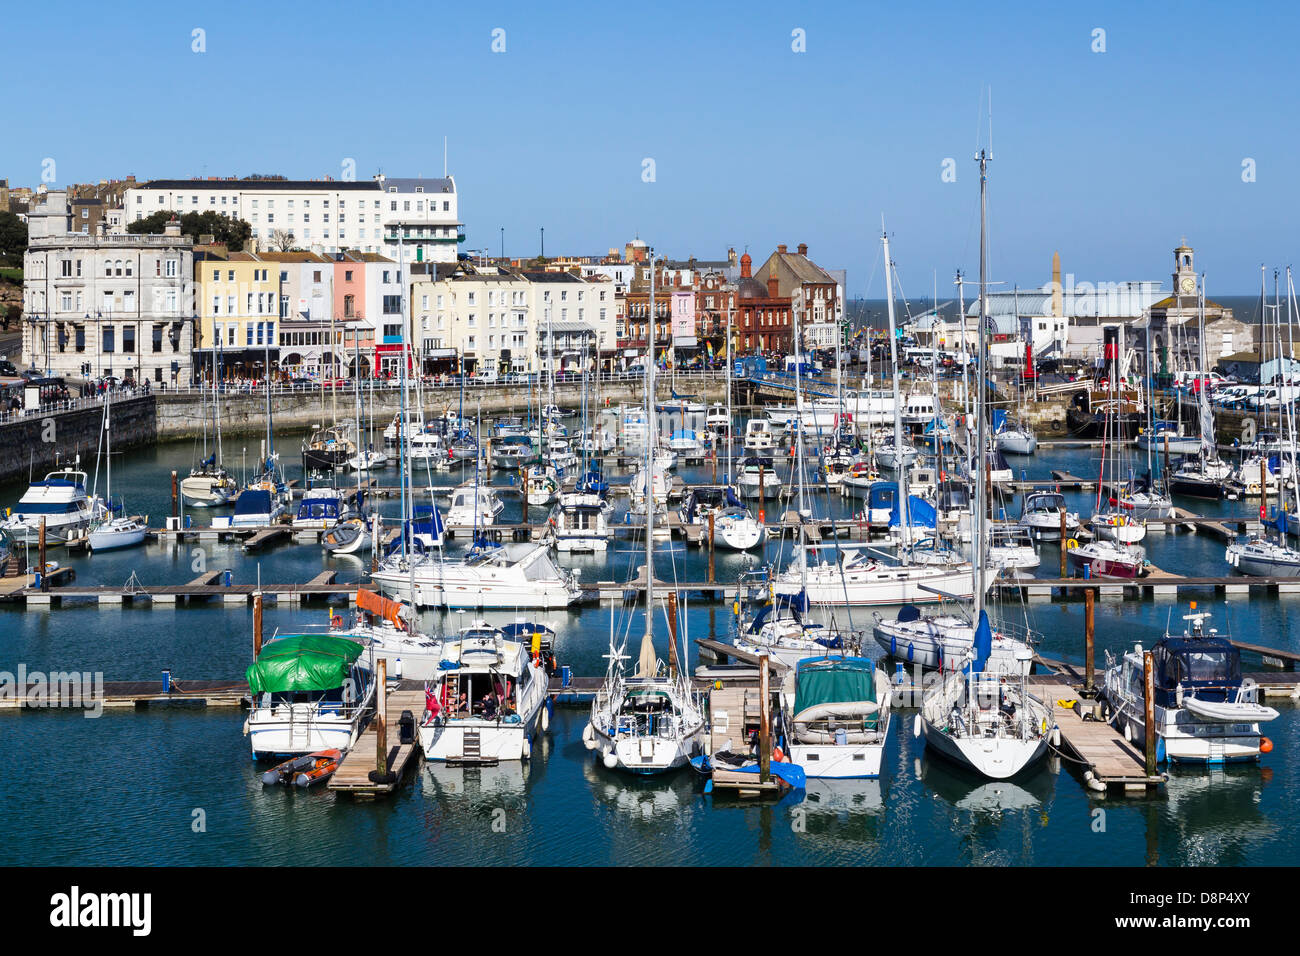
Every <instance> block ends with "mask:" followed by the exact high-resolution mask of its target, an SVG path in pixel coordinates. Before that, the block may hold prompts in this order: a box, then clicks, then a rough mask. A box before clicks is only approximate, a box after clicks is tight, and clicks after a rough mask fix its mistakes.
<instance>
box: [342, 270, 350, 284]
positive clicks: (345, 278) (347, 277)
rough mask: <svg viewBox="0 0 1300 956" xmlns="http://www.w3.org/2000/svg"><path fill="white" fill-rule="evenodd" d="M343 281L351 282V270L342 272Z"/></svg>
mask: <svg viewBox="0 0 1300 956" xmlns="http://www.w3.org/2000/svg"><path fill="white" fill-rule="evenodd" d="M343 281H344V282H351V281H352V270H351V269H347V270H344V272H343Z"/></svg>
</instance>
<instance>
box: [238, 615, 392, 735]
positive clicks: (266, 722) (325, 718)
mask: <svg viewBox="0 0 1300 956" xmlns="http://www.w3.org/2000/svg"><path fill="white" fill-rule="evenodd" d="M362 652H363V648H362V646H361V645H360V644H359V643H357V642H356V641H353V640H349V639H348V638H345V637H338V636H335V635H332V634H295V635H285V636H283V637H279V638H276V639H275V640H273V641H270V642H268V643H267V644H266V645H265V646H264V647H263V648H262V650H261V653H260V654H258V656H257V660H256V662H254V663H253V664H252V665H251V666H250V667H249V668H248V671H247V674H246V677H247V680H248V689H249V696H250V698H251V701H252V703H251V706H250V708H249V712H248V718H247V719H246V720H245V721H244V733H245V735H246V736H247V737H248V738H249V744H250V746H251V747H252V751H253V759H254V760H262V759H266V758H269V757H288V756H295V755H299V754H309V753H314V752H316V751H320V750H331V749H332V750H338V751H340V752H342V753H347V751H349V750H350V749H352V747H353V746H354V745H355V744H356V742H357V739H358V738H359V737H360V736H361V732H362V730H363V729H364V727H365V724H366V721H367V720H368V719H369V717H370V714H371V712H372V709H373V704H374V698H375V685H374V681H373V680H371V678H370V675H369V673H368V672H367V671H366V670H365V669H364V668H362V667H360V666H358V663H357V661H358V658H360V657H361V654H362Z"/></svg>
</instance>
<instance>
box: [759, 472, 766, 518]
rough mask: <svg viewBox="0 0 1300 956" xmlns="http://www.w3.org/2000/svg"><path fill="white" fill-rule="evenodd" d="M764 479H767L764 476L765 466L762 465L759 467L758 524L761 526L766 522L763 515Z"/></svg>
mask: <svg viewBox="0 0 1300 956" xmlns="http://www.w3.org/2000/svg"><path fill="white" fill-rule="evenodd" d="M764 477H765V476H764V474H763V466H762V465H761V464H760V465H759V466H758V523H759V524H763V523H764V522H765V516H764V514H763V501H764V498H763V483H764Z"/></svg>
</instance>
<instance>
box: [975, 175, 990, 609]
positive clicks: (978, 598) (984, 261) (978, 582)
mask: <svg viewBox="0 0 1300 956" xmlns="http://www.w3.org/2000/svg"><path fill="white" fill-rule="evenodd" d="M977 158H978V160H979V164H980V327H979V331H978V332H977V333H976V336H975V341H976V343H977V347H978V349H979V354H978V359H977V361H976V366H975V423H976V424H975V535H974V537H973V539H972V544H971V568H972V570H973V572H974V578H975V605H974V606H975V617H976V618H977V619H978V618H979V614H980V611H982V610H983V609H984V561H983V551H984V509H985V504H984V469H985V468H986V467H987V461H986V459H985V457H984V441H985V434H984V389H985V383H984V382H985V380H984V353H985V341H986V338H987V335H988V321H989V298H988V264H989V258H988V164H989V158H988V154H987V153H986V152H985V151H984V150H980V153H979V156H978V157H977Z"/></svg>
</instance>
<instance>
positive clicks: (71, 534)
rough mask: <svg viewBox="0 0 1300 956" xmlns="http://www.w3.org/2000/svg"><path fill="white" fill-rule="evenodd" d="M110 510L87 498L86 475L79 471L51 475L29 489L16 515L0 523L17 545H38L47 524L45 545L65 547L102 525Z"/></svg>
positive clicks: (66, 469)
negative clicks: (84, 533) (42, 525)
mask: <svg viewBox="0 0 1300 956" xmlns="http://www.w3.org/2000/svg"><path fill="white" fill-rule="evenodd" d="M107 515H108V508H107V506H106V505H105V504H104V502H103V501H102V500H101V499H100V498H98V497H89V496H87V494H86V473H85V472H84V471H80V470H78V469H77V468H63V469H60V470H59V471H51V472H49V473H48V474H47V475H46V476H45V478H44V479H43V480H41V481H33V482H32V483H31V484H30V485H28V486H27V490H26V491H25V492H24V493H23V496H22V497H21V498H19V499H18V504H17V505H15V506H14V508H13V511H12V512H11V513H10V514H8V515H7V516H6V517H5V518H4V519H3V520H0V531H4V532H5V533H6V534H7V535H8V536H9V538H10V539H11V540H12V541H13V542H14V543H15V544H33V545H34V544H37V543H38V542H39V540H40V535H41V521H42V519H44V521H45V543H46V544H47V545H58V544H66V543H67V542H68V541H70V540H73V539H75V538H79V537H81V536H82V533H83V532H85V531H87V530H89V529H90V528H91V527H93V526H94V525H97V524H99V523H100V522H102V521H103V520H104V519H105V518H106V517H107Z"/></svg>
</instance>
